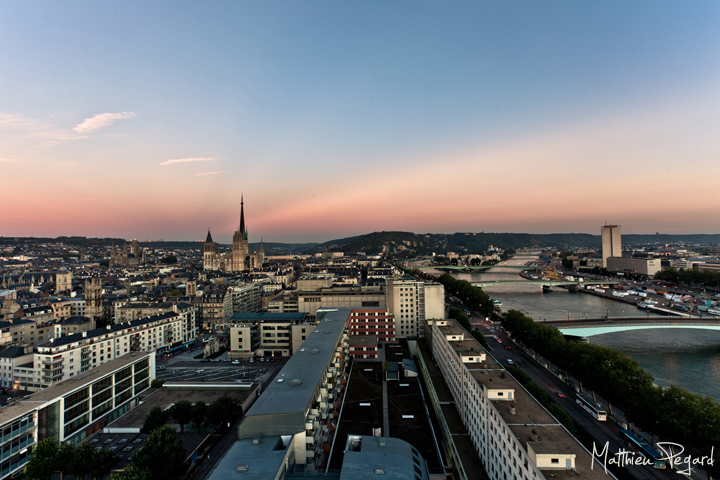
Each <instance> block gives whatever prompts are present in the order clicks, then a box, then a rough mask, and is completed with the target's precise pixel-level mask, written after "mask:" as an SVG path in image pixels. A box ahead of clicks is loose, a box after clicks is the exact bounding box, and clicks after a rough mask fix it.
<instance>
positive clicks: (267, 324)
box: [228, 312, 315, 358]
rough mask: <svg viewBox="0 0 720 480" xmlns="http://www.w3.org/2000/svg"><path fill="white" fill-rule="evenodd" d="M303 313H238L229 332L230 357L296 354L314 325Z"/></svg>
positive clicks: (233, 317) (232, 319)
mask: <svg viewBox="0 0 720 480" xmlns="http://www.w3.org/2000/svg"><path fill="white" fill-rule="evenodd" d="M305 317H306V314H304V313H274V312H260V313H244V312H241V313H236V314H235V315H233V316H232V318H231V319H230V322H231V323H230V326H229V328H228V335H229V338H230V352H229V356H230V357H231V358H249V357H253V356H258V357H272V356H277V357H281V356H282V357H287V356H290V355H292V354H294V353H295V351H296V350H297V349H298V348H299V347H300V345H301V344H302V342H304V341H305V340H306V339H307V336H308V335H310V332H312V331H313V329H314V328H315V322H307V321H306V318H305Z"/></svg>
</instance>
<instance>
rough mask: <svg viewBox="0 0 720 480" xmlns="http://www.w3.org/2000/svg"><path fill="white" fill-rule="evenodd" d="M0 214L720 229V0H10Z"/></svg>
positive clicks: (4, 226) (276, 225) (44, 229)
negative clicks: (242, 199) (241, 215)
mask: <svg viewBox="0 0 720 480" xmlns="http://www.w3.org/2000/svg"><path fill="white" fill-rule="evenodd" d="M0 179H1V183H0V236H52V237H54V236H58V235H85V236H93V237H95V236H101V237H121V238H127V239H131V238H138V239H140V240H144V239H147V238H150V237H154V238H163V239H166V240H202V239H204V238H205V235H206V234H207V229H208V227H209V228H211V230H212V233H213V237H214V239H215V240H216V241H219V242H223V243H228V242H230V241H231V237H232V232H233V231H234V230H235V229H236V228H237V224H238V220H239V213H240V196H241V194H244V197H245V215H246V223H247V226H248V230H249V233H250V241H251V242H256V241H259V240H260V238H261V237H262V238H264V239H265V241H282V242H305V241H326V240H331V239H334V238H340V237H347V236H351V235H357V234H362V233H369V232H373V231H380V230H402V231H413V232H417V233H428V232H432V233H450V232H456V231H461V232H467V231H473V232H479V231H485V232H532V233H554V232H578V233H581V232H582V233H592V234H599V233H600V226H601V225H602V224H604V223H606V222H611V223H616V224H620V225H622V228H623V233H655V232H656V231H659V232H662V233H720V2H718V1H717V0H711V1H702V0H701V1H694V2H680V1H663V2H657V1H654V0H653V1H632V0H630V1H628V0H622V1H570V0H566V1H538V2H536V1H526V0H525V1H518V2H513V1H497V0H493V1H489V0H488V1H482V0H473V1H459V0H453V1H450V2H445V1H417V0H407V1H404V0H389V1H380V0H365V1H350V0H346V1H337V0H332V1H321V0H317V1H303V0H292V1H276V0H271V1H267V0H264V1H207V2H201V1H183V2H177V1H168V2H161V1H146V0H143V1H136V2H131V1H115V2H111V1H102V2H96V1H61V2H47V1H1V2H0Z"/></svg>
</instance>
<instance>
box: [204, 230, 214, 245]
mask: <svg viewBox="0 0 720 480" xmlns="http://www.w3.org/2000/svg"><path fill="white" fill-rule="evenodd" d="M205 243H213V239H212V235H210V229H208V236H207V238H206V239H205Z"/></svg>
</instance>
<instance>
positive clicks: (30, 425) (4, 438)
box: [0, 422, 35, 443]
mask: <svg viewBox="0 0 720 480" xmlns="http://www.w3.org/2000/svg"><path fill="white" fill-rule="evenodd" d="M33 427H35V422H30V423H28V424H27V425H25V426H24V427H20V428H19V429H17V430H13V431H11V432H10V434H9V435H0V443H5V442H6V441H8V440H10V439H11V438H15V437H17V436H18V435H20V434H21V433H23V432H27V431H28V430H30V429H31V428H33Z"/></svg>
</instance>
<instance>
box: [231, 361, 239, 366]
mask: <svg viewBox="0 0 720 480" xmlns="http://www.w3.org/2000/svg"><path fill="white" fill-rule="evenodd" d="M232 364H233V365H240V360H233V361H232Z"/></svg>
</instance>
